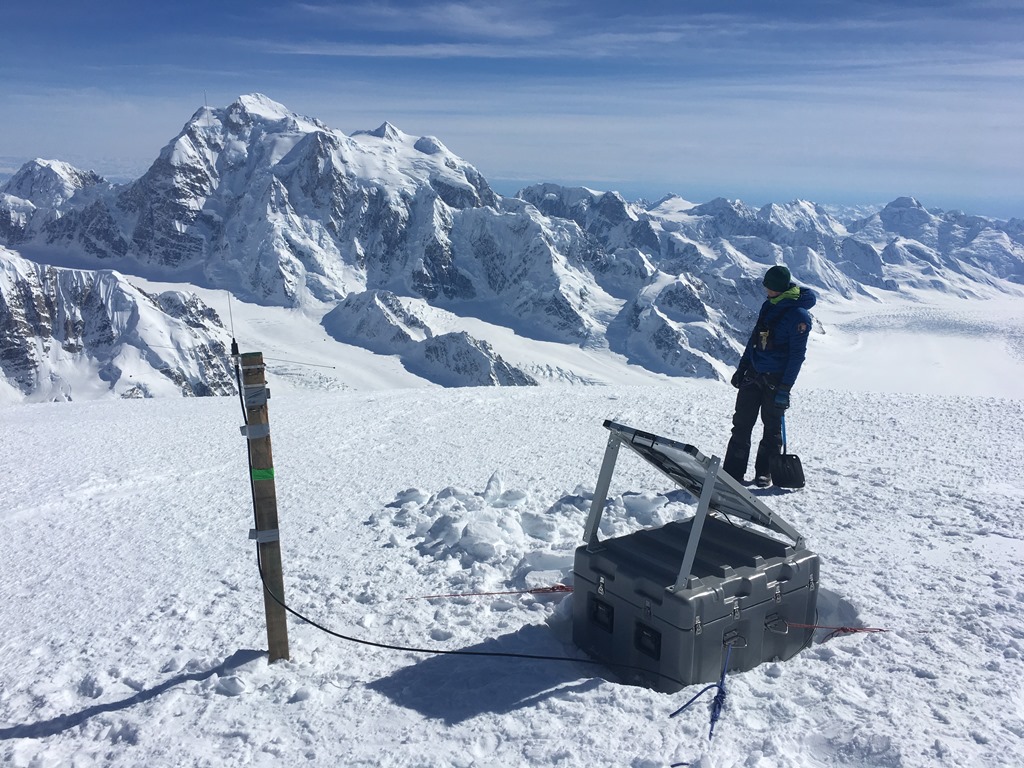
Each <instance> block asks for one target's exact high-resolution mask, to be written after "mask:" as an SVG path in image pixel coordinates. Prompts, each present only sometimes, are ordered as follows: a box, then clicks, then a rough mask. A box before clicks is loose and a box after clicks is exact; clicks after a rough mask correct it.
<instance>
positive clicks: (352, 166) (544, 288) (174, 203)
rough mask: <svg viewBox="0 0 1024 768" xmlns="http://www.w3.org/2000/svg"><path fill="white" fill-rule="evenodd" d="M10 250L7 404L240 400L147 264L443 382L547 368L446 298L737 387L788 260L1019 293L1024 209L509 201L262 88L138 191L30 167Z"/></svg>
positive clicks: (507, 379) (425, 141)
mask: <svg viewBox="0 0 1024 768" xmlns="http://www.w3.org/2000/svg"><path fill="white" fill-rule="evenodd" d="M0 245H2V246H5V248H4V249H2V250H0V269H2V272H0V278H2V279H0V339H2V341H3V347H2V352H0V368H2V372H3V376H2V379H3V384H0V386H5V387H7V390H8V392H9V397H8V399H18V398H26V399H44V398H46V399H48V398H51V397H53V398H59V397H82V396H94V395H95V393H97V392H101V393H102V392H112V393H114V394H116V395H121V396H156V395H160V394H167V393H168V392H169V391H170V392H173V393H174V394H185V395H205V394H219V393H225V392H230V391H233V384H232V382H231V377H230V375H229V367H228V365H227V362H226V360H225V358H224V355H225V343H226V337H227V334H226V332H225V331H224V329H223V326H222V324H221V321H220V318H218V317H217V315H216V313H214V312H213V311H212V310H210V309H209V308H208V307H206V306H205V305H203V304H202V302H201V301H200V300H199V299H198V298H197V297H196V296H195V295H194V294H189V293H188V292H171V294H173V295H169V294H162V295H160V296H148V295H146V294H145V293H143V292H142V291H140V290H138V289H137V288H134V287H133V286H132V285H131V276H132V275H138V276H140V277H143V278H147V279H152V280H161V281H164V282H180V283H183V284H190V285H196V286H202V287H209V288H220V289H224V290H226V291H229V292H231V293H232V294H234V295H235V296H237V297H238V298H239V299H242V300H245V301H249V302H255V303H257V304H262V305H266V306H284V307H294V308H296V309H298V310H300V311H302V312H304V313H307V314H310V315H314V316H316V317H322V327H323V328H324V330H325V331H326V332H327V333H328V334H330V335H331V336H333V337H334V338H336V339H338V340H339V341H341V342H343V343H345V344H351V345H356V346H360V347H364V348H366V349H369V350H372V351H374V352H376V353H378V354H383V355H394V356H397V357H398V359H400V360H401V361H402V364H403V365H404V366H405V367H406V368H407V369H408V370H409V371H411V372H413V373H414V374H415V375H417V376H420V377H422V378H425V379H428V380H430V381H433V382H436V383H439V384H443V385H445V386H460V385H526V384H535V383H538V381H539V380H542V378H543V377H541V378H538V376H536V375H534V374H533V373H531V372H530V371H528V370H527V368H528V367H529V366H523V365H521V364H520V365H518V366H517V365H516V364H512V363H510V362H508V361H507V360H505V359H504V358H503V356H502V354H501V352H502V350H501V349H499V348H496V347H495V346H494V345H493V344H492V343H489V342H487V341H484V340H482V339H478V338H474V337H473V336H472V335H470V333H469V332H468V331H466V330H458V331H455V332H452V331H451V330H450V329H449V330H444V329H441V328H439V327H437V324H436V322H435V320H434V314H433V312H431V311H426V310H427V309H428V308H433V309H437V310H443V311H445V312H446V313H450V314H452V315H454V316H457V317H463V318H467V319H469V318H472V319H474V320H478V321H484V322H486V323H489V324H492V325H496V326H502V327H505V328H507V329H511V330H512V331H514V332H515V334H517V335H518V336H520V337H525V338H528V339H535V340H538V341H543V342H555V343H558V344H564V345H572V346H573V347H578V348H583V349H586V350H594V351H595V352H601V353H607V354H609V355H613V356H617V357H618V358H620V359H621V360H622V361H624V364H628V365H635V366H640V367H642V368H645V369H647V370H650V371H655V372H658V373H663V374H667V375H670V376H696V377H704V378H719V379H723V378H727V376H728V373H729V371H730V369H731V367H732V366H733V365H734V364H735V362H736V360H737V359H738V355H739V351H740V350H741V348H742V344H743V342H744V340H745V335H746V333H747V332H748V331H749V327H750V324H751V322H752V320H753V318H754V316H755V313H756V310H757V308H758V306H759V305H760V303H761V301H762V300H763V291H762V289H761V286H760V277H761V275H762V274H763V272H764V270H765V269H766V268H767V267H768V266H770V265H772V264H775V263H785V264H787V265H788V266H789V267H790V269H791V270H792V271H793V274H794V278H795V279H796V280H797V281H798V282H799V283H801V284H802V285H807V286H810V287H812V288H814V289H816V290H818V291H820V292H821V293H822V294H824V295H825V296H828V295H829V294H833V295H838V296H844V297H852V296H854V295H858V294H862V295H866V296H881V295H883V294H884V293H885V292H891V291H900V290H903V289H907V288H914V289H925V290H934V291H942V292H947V293H955V294H958V295H961V296H982V295H991V294H993V293H1000V292H1001V293H1018V294H1019V293H1021V292H1022V287H1024V220H1020V219H1012V220H1010V221H999V220H994V219H989V218H984V217H980V216H967V215H965V214H963V213H960V212H942V211H929V210H926V209H925V208H924V207H923V206H922V205H921V204H920V203H919V202H917V201H916V200H915V199H913V198H910V197H903V198H899V199H897V200H894V201H892V202H891V203H889V204H888V205H886V206H884V207H882V208H881V209H880V210H877V211H875V212H873V213H870V215H867V216H865V217H864V218H855V219H851V220H847V223H842V222H841V221H840V220H839V218H837V217H835V216H833V215H830V214H829V213H828V212H827V211H826V209H825V208H823V207H822V206H819V205H815V204H813V203H810V202H805V201H799V200H798V201H794V202H791V203H786V204H770V205H766V206H764V207H762V208H760V209H754V208H750V207H747V206H745V205H743V204H742V203H740V202H731V201H728V200H725V199H716V200H712V201H710V202H707V203H703V204H694V203H691V202H687V201H685V200H683V199H681V198H679V197H676V196H669V197H666V198H664V199H663V200H661V201H659V202H657V203H655V204H649V205H641V204H637V203H630V202H628V201H626V200H625V199H623V198H622V197H621V196H620V195H619V194H617V193H615V192H598V191H593V190H590V189H584V188H568V187H563V186H558V185H553V184H540V185H536V186H532V187H527V188H526V189H523V190H521V191H520V192H519V193H518V194H517V195H516V196H515V197H502V196H500V195H497V194H495V193H494V192H493V191H492V190H491V188H490V186H489V185H488V183H487V180H486V179H484V177H483V176H482V175H481V174H480V173H479V172H478V171H477V170H476V169H475V168H474V167H473V166H472V165H470V164H469V163H467V162H466V161H465V160H463V159H461V158H459V157H457V156H456V155H454V154H453V153H452V152H450V151H449V150H448V149H447V148H446V147H445V146H444V144H442V143H441V142H440V141H439V140H438V139H436V138H433V137H413V136H409V135H406V134H404V133H402V132H401V131H400V130H398V129H397V128H395V127H394V126H392V125H390V124H388V123H385V124H383V125H382V126H380V127H379V128H378V129H376V130H373V131H360V132H356V133H353V134H351V135H346V134H343V133H341V132H339V131H337V130H333V129H331V128H329V127H328V126H326V125H324V124H323V123H322V122H320V121H319V120H317V119H315V118H310V117H303V116H300V115H297V114H294V113H292V112H290V111H288V110H287V109H286V108H285V107H283V106H281V105H280V104H277V103H275V102H273V101H271V100H270V99H268V98H266V97H264V96H261V95H258V94H256V95H249V96H242V97H240V98H239V99H238V100H237V101H236V102H234V103H233V104H231V105H230V106H228V107H226V108H224V109H208V108H203V109H200V110H199V111H197V112H196V113H195V114H194V115H193V116H192V118H191V119H190V120H189V121H188V122H187V123H186V124H185V126H184V128H183V129H182V131H181V133H179V134H178V135H177V136H176V137H175V138H174V139H172V140H171V142H170V143H169V144H168V145H167V146H166V147H164V149H163V150H162V151H161V152H160V155H159V157H158V158H157V159H156V161H155V162H154V163H153V165H152V166H151V167H150V168H149V170H148V171H147V172H146V173H145V174H144V175H143V176H142V177H141V178H139V179H137V180H136V181H133V182H130V183H127V184H120V185H114V184H110V183H108V182H107V181H105V180H104V179H102V178H101V177H99V176H97V175H96V174H94V173H92V172H88V171H81V170H79V169H76V168H73V167H72V166H69V165H67V164H66V163H62V162H59V161H47V160H35V161H32V162H29V163H26V164H25V165H24V166H23V167H22V168H21V169H20V170H19V171H18V172H17V173H16V174H15V175H14V176H13V177H12V178H10V179H9V180H8V181H7V182H6V183H5V184H4V185H3V186H2V187H0ZM44 264H45V265H47V266H43V265H44ZM57 264H60V265H63V266H62V267H57V266H53V265H57ZM68 265H74V266H75V267H76V268H75V269H69V268H68ZM156 341H161V342H164V343H161V344H157V343H156ZM158 350H159V351H158ZM569 373H570V374H571V372H569ZM566 378H571V375H568V376H567V377H566ZM87 382H88V383H89V385H87V384H86V383H87ZM168 382H170V384H171V386H170V390H169V389H168Z"/></svg>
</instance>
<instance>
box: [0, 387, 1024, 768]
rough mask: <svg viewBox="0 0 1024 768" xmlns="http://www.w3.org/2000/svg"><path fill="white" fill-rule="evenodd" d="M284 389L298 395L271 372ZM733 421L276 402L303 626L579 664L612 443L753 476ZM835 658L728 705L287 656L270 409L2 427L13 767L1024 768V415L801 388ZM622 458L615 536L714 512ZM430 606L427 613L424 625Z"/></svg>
mask: <svg viewBox="0 0 1024 768" xmlns="http://www.w3.org/2000/svg"><path fill="white" fill-rule="evenodd" d="M269 378H270V384H271V387H272V388H273V386H274V379H273V376H272V375H270V377H269ZM732 397H733V394H732V390H731V389H729V388H727V387H724V386H722V385H713V384H708V383H703V382H690V381H683V382H679V383H678V384H672V385H667V386H657V387H637V388H628V387H615V388H578V387H577V388H556V387H549V388H542V389H531V390H516V391H509V390H477V389H474V390H436V389H419V390H402V391H385V392H374V393H366V392H353V391H344V392H331V393H325V394H316V393H311V392H299V391H294V392H286V393H285V394H283V395H281V396H276V393H275V397H274V398H272V399H271V401H270V421H271V430H272V441H273V450H274V460H275V461H274V463H275V468H276V474H277V493H278V507H279V512H280V517H281V530H282V547H283V553H284V574H285V584H286V587H285V589H286V595H285V596H286V599H287V600H288V602H289V604H290V605H292V607H294V608H295V609H296V610H298V611H300V612H303V613H305V614H307V615H309V616H310V617H311V618H313V619H315V620H316V621H318V622H320V623H323V624H325V625H326V626H328V627H330V628H332V629H334V630H336V631H338V632H341V633H343V634H347V635H351V636H356V637H360V638H365V639H367V640H371V641H374V642H384V643H393V644H397V645H403V646H413V647H424V646H427V647H434V646H436V647H439V648H450V649H460V650H483V651H492V650H495V651H500V652H511V653H528V654H539V655H553V656H579V655H580V654H579V652H578V651H577V650H576V649H575V648H574V647H573V645H572V643H571V628H570V610H569V608H570V601H571V600H572V597H571V596H565V597H563V596H560V595H535V596H531V595H522V596H520V595H503V596H493V597H461V598H443V599H442V598H434V599H428V598H424V597H422V596H424V595H434V594H448V593H457V592H484V591H504V590H516V589H526V588H530V587H533V586H546V585H548V584H551V583H554V582H556V581H562V582H566V581H569V580H570V579H571V563H572V552H573V550H574V548H575V547H576V546H577V545H578V544H579V543H580V540H581V538H582V530H583V523H584V520H585V518H586V514H587V510H588V509H589V494H590V493H592V490H593V485H594V483H595V482H596V479H597V474H598V470H599V467H600V462H601V458H602V456H603V451H604V446H605V443H606V441H607V432H606V430H604V429H603V428H602V426H601V424H602V421H603V420H604V419H605V418H610V419H614V420H616V421H618V422H620V423H624V424H628V425H630V426H636V427H638V428H641V429H646V430H650V431H654V432H657V433H659V434H664V435H667V436H672V437H675V438H677V439H681V440H684V441H687V442H692V443H693V444H695V445H697V446H698V447H699V448H701V450H702V451H704V452H705V453H709V454H710V453H719V454H720V453H721V451H722V450H723V449H724V445H725V442H726V439H727V435H728V427H729V418H730V416H731V405H732ZM794 401H795V405H794V408H793V409H792V411H791V412H790V416H789V419H788V421H789V427H790V440H791V449H792V450H793V451H794V452H796V453H798V454H800V455H801V458H802V459H803V462H804V466H805V469H806V471H807V475H808V486H807V488H805V489H803V490H801V491H799V492H782V491H775V490H769V491H767V492H765V494H764V496H763V498H764V499H765V500H766V502H767V503H768V504H769V506H770V507H772V508H773V509H774V510H775V511H777V512H778V513H779V514H780V515H782V516H783V517H784V518H785V519H787V520H788V521H789V522H790V523H792V524H793V525H794V526H796V527H797V529H798V530H800V531H801V532H802V533H803V534H804V535H805V536H806V537H807V539H808V543H809V546H810V548H811V549H812V550H813V551H816V552H818V553H819V554H820V555H821V557H822V587H823V590H822V593H821V596H820V598H819V622H820V623H822V624H834V625H838V624H845V625H866V626H871V627H882V628H886V629H888V630H889V632H887V633H885V634H872V635H848V636H841V637H837V638H834V639H830V640H827V641H825V642H821V641H822V640H823V638H824V636H825V635H826V634H827V633H826V632H825V631H819V632H818V633H816V643H815V644H814V645H813V646H812V647H810V648H808V649H807V650H805V651H804V652H802V653H800V654H799V655H798V656H796V657H795V658H794V659H792V660H790V661H788V662H785V663H768V664H764V665H761V666H760V667H758V668H756V669H755V670H752V671H750V672H747V673H742V674H735V675H730V676H729V678H728V679H727V688H728V692H729V698H728V704H727V707H726V710H725V713H724V715H723V719H722V720H721V721H720V722H719V725H718V728H717V729H716V736H715V739H714V741H713V742H711V743H710V744H709V743H708V740H707V727H708V719H707V704H706V703H703V702H699V703H698V704H696V705H694V706H693V707H691V709H689V710H687V712H685V713H683V714H682V715H681V716H679V717H677V718H675V719H673V720H669V719H668V714H669V713H671V712H672V711H674V710H675V709H676V708H678V707H679V706H681V704H682V703H683V702H684V701H685V700H686V699H687V698H689V696H691V695H693V693H694V692H695V690H691V689H689V688H688V689H686V690H685V691H683V692H681V693H680V694H678V695H676V696H665V695H663V694H658V693H655V692H652V691H648V690H646V689H641V688H635V687H630V686H624V685H621V684H619V683H618V682H616V679H615V677H614V675H613V674H611V673H610V672H609V671H608V670H606V669H605V668H603V667H601V666H597V665H590V664H584V663H576V662H568V663H559V662H546V661H536V660H515V659H501V658H487V657H483V658H479V659H476V658H466V657H460V656H430V655H425V654H417V653H411V652H388V651H384V650H381V649H377V648H370V647H366V646H361V645H354V644H351V643H347V642H344V641H341V640H338V639H335V638H332V637H330V636H328V635H325V634H323V633H321V632H319V631H318V630H316V629H314V628H313V627H311V626H309V625H307V624H304V623H301V622H299V621H297V620H294V619H291V618H290V619H289V633H290V640H291V654H292V658H291V660H290V661H288V662H281V663H278V664H274V665H268V664H267V663H266V656H265V655H261V654H262V650H263V649H264V648H265V647H266V636H265V629H264V624H263V608H262V600H261V597H260V594H259V592H260V585H259V582H258V574H257V573H256V568H255V556H254V547H253V545H252V543H251V542H249V541H248V540H247V538H246V534H247V531H248V528H249V527H250V526H251V520H252V511H251V501H250V498H249V490H248V485H247V482H246V477H245V473H246V466H245V457H244V450H245V446H244V441H243V439H242V438H241V437H240V436H239V434H238V425H239V424H240V423H241V409H240V406H239V405H238V402H237V400H232V399H209V400H200V401H184V400H163V401H141V402H92V403H70V404H68V403H64V404H52V405H32V406H20V407H16V408H3V409H0V419H2V421H3V425H4V429H3V438H2V441H0V465H2V466H3V467H5V468H7V472H5V477H6V478H7V480H6V482H5V493H4V498H5V501H6V504H5V505H4V509H3V511H2V513H0V514H2V515H3V518H4V520H5V522H6V523H7V528H8V531H9V535H8V536H7V537H5V539H4V543H3V545H2V546H3V548H4V549H3V552H2V556H0V590H2V593H3V598H4V604H5V605H6V606H7V607H8V611H6V612H5V613H7V614H8V618H7V620H6V621H5V622H4V626H3V628H0V647H2V648H3V651H4V652H3V654H2V656H0V682H2V692H0V758H2V759H3V760H4V761H5V762H6V763H8V764H11V765H13V766H25V767H27V766H48V765H75V766H91V765H97V766H98V765H112V766H119V765H124V766H128V765H139V764H146V765H157V766H159V765H168V766H171V765H174V766H181V765H195V766H230V765H257V766H260V765H267V766H269V765H280V764H282V763H286V764H299V763H308V764H311V765H357V766H376V765H394V766H426V765H430V766H491V765H494V766H497V765H501V766H509V765H563V766H576V765H580V766H583V765H586V766H593V765H629V766H637V767H638V768H639V767H644V768H646V767H648V766H663V765H668V764H670V763H673V762H690V763H691V764H693V765H699V766H703V767H704V768H708V767H709V766H714V767H716V768H718V767H719V766H722V767H724V766H757V767H765V768H766V767H767V766H792V767H803V766H818V765H863V766H918V765H922V766H923V765H939V764H946V763H948V764H962V765H969V764H978V765H1006V766H1010V765H1016V764H1017V762H1018V761H1017V756H1018V755H1019V754H1021V753H1022V751H1024V749H1022V747H1024V721H1022V705H1024V700H1022V699H1021V696H1020V693H1019V689H1020V687H1021V683H1022V682H1024V668H1022V667H1024V664H1022V653H1024V646H1022V640H1024V631H1022V628H1021V620H1020V615H1021V608H1022V605H1021V604H1022V603H1024V584H1022V581H1024V576H1022V573H1024V571H1022V569H1021V565H1022V562H1021V561H1022V560H1024V546H1022V543H1021V542H1022V539H1024V523H1022V521H1021V516H1020V512H1021V509H1022V501H1024V480H1022V478H1024V456H1022V451H1021V448H1020V442H1019V424H1020V423H1021V419H1022V417H1024V413H1022V411H1024V402H1022V401H1020V400H1008V399H999V398H983V397H959V396H953V397H937V396H928V395H898V394H883V393H856V392H848V391H842V390H836V389H819V390H811V389H808V390H805V391H801V393H800V397H799V400H797V399H796V397H794ZM672 491H673V489H672V488H671V487H670V486H669V483H668V481H667V480H666V479H664V478H663V476H661V475H659V474H658V473H657V472H655V471H654V470H653V469H651V468H650V467H649V466H647V465H646V464H644V463H643V462H642V461H640V460H639V459H638V458H637V457H635V456H632V454H630V453H629V452H624V453H623V454H622V455H620V458H619V462H618V465H617V469H616V474H615V477H614V480H613V486H612V492H611V506H610V509H609V511H608V512H607V513H606V515H605V522H604V523H603V525H604V526H605V530H603V531H602V535H616V534H620V533H625V532H627V531H630V530H635V529H636V528H638V527H641V526H646V525H658V524H660V523H662V522H664V521H666V520H669V519H673V518H675V517H678V516H679V515H682V514H687V513H688V511H689V508H690V505H689V504H687V503H685V502H684V501H683V500H682V498H681V495H680V494H678V493H673V492H672ZM408 598H415V599H408Z"/></svg>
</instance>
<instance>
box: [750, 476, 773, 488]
mask: <svg viewBox="0 0 1024 768" xmlns="http://www.w3.org/2000/svg"><path fill="white" fill-rule="evenodd" d="M771 484H772V479H771V477H769V476H768V475H758V476H757V477H755V478H754V485H756V486H757V487H758V488H767V487H768V486H769V485H771Z"/></svg>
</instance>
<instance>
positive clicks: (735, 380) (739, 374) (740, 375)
mask: <svg viewBox="0 0 1024 768" xmlns="http://www.w3.org/2000/svg"><path fill="white" fill-rule="evenodd" d="M746 377H747V372H746V371H745V370H744V369H743V368H737V369H736V373H734V374H733V375H732V378H731V379H729V383H730V384H732V385H733V386H734V387H736V389H739V388H740V386H741V385H742V384H743V379H745V378H746Z"/></svg>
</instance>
